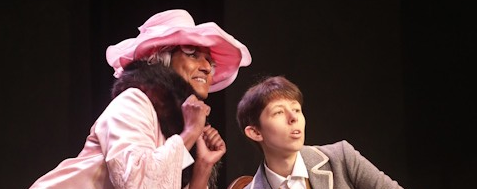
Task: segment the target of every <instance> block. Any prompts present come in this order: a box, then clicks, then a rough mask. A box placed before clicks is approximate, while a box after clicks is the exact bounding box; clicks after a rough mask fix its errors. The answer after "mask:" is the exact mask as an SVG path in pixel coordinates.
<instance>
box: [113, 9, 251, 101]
mask: <svg viewBox="0 0 477 189" xmlns="http://www.w3.org/2000/svg"><path fill="white" fill-rule="evenodd" d="M138 29H139V31H140V33H139V35H138V36H137V37H136V38H130V39H126V40H124V41H121V42H119V43H118V44H116V45H111V46H109V47H108V48H107V49H106V60H107V61H108V63H109V65H110V66H111V67H113V68H114V71H115V73H114V76H115V77H116V78H119V77H120V76H121V74H122V72H123V67H125V66H126V65H128V64H129V63H131V62H132V61H133V60H135V59H139V58H142V57H143V56H147V55H149V54H148V53H151V51H152V50H153V49H157V48H158V47H162V46H169V45H194V46H203V47H208V48H209V49H210V54H211V56H212V59H214V60H215V63H216V67H215V74H214V76H213V78H212V85H211V86H210V89H209V92H216V91H220V90H222V89H224V88H225V87H227V86H229V85H230V84H231V83H232V82H233V81H234V80H235V78H236V77H237V74H238V70H239V68H240V67H245V66H248V65H250V63H251V62H252V57H251V56H250V52H249V51H248V49H247V47H246V46H245V45H243V44H242V43H240V42H239V41H238V40H236V39H235V38H234V37H233V36H231V35H229V34H227V33H226V32H225V31H224V30H222V29H221V28H220V27H219V26H218V25H217V24H215V23H213V22H207V23H203V24H199V25H195V23H194V19H193V18H192V16H191V15H190V14H189V13H188V12H187V11H185V10H181V9H175V10H168V11H164V12H160V13H157V14H155V15H153V16H152V17H151V18H149V19H148V20H147V21H146V22H145V23H144V24H143V25H142V26H140V27H139V28H138Z"/></svg>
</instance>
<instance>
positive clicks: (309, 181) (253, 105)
mask: <svg viewBox="0 0 477 189" xmlns="http://www.w3.org/2000/svg"><path fill="white" fill-rule="evenodd" d="M302 105H303V95H302V93H301V91H300V89H299V88H298V86H296V85H295V84H294V83H292V82H291V81H289V80H288V79H286V78H285V77H283V76H273V77H267V78H264V79H262V80H261V81H259V82H258V83H256V84H255V85H253V86H252V87H250V88H249V89H248V90H247V91H246V92H245V94H244V95H243V97H242V98H241V100H240V102H239V104H238V106H237V121H238V125H239V127H240V129H241V131H242V132H243V133H244V135H245V136H246V137H247V138H248V139H250V140H251V141H252V142H254V143H255V144H256V145H257V146H258V147H259V149H260V150H261V152H262V153H263V155H264V160H263V163H261V164H260V166H259V167H258V170H257V172H256V173H255V175H254V177H253V180H252V181H251V182H250V183H249V184H248V185H247V186H246V187H245V188H246V189H305V188H307V189H309V188H313V189H321V188H328V189H333V188H335V189H373V188H376V189H377V188H382V189H394V188H403V187H402V186H400V185H399V184H398V182H397V181H395V180H393V179H391V178H390V177H389V176H388V175H386V174H385V173H383V172H382V171H380V170H379V169H378V168H377V167H376V166H374V165H373V164H372V163H371V162H370V161H369V160H367V159H366V158H365V157H364V156H362V155H361V154H360V153H359V151H357V150H356V149H355V148H354V147H353V146H352V145H351V144H350V143H348V142H347V141H346V140H343V141H339V142H336V143H333V144H327V145H315V146H309V145H304V141H305V116H304V115H303V112H302V108H301V107H302Z"/></svg>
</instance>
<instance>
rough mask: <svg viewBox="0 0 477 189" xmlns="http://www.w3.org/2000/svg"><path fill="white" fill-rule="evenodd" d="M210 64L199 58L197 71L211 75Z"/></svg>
mask: <svg viewBox="0 0 477 189" xmlns="http://www.w3.org/2000/svg"><path fill="white" fill-rule="evenodd" d="M211 64H212V63H211V62H209V60H207V59H206V58H204V57H203V58H201V59H200V60H199V70H200V71H202V72H204V73H205V74H210V73H212V69H213V68H212V65H211Z"/></svg>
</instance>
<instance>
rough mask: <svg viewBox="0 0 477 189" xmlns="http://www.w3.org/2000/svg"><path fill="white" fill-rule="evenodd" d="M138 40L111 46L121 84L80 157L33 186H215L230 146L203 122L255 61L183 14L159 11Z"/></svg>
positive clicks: (215, 31) (108, 53)
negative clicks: (217, 97) (214, 96)
mask: <svg viewBox="0 0 477 189" xmlns="http://www.w3.org/2000/svg"><path fill="white" fill-rule="evenodd" d="M139 31H140V33H139V35H138V36H137V37H135V38H129V39H126V40H124V41H121V42H119V43H117V44H116V45H111V46H109V47H108V48H107V50H106V59H107V61H108V63H109V65H110V66H112V67H113V68H114V71H115V72H114V76H115V77H116V78H117V80H116V81H115V82H114V85H113V87H112V97H113V99H112V101H111V102H110V104H109V105H108V106H107V107H106V109H105V110H104V111H103V113H102V114H101V115H100V116H99V117H98V119H97V120H96V121H95V123H94V124H93V126H92V127H91V130H90V135H89V136H88V137H87V138H86V142H85V145H84V148H83V149H82V151H81V152H80V153H79V154H78V156H77V157H74V158H69V159H65V160H63V161H62V162H61V163H60V164H59V165H58V166H57V167H56V168H54V169H53V170H51V171H49V172H48V173H46V174H45V175H43V176H41V177H40V178H38V179H37V180H36V181H35V182H34V183H33V184H32V186H31V187H30V188H31V189H39V188H48V189H55V188H58V189H68V188H78V189H93V188H95V189H99V188H101V189H112V188H134V189H137V188H154V189H159V188H164V189H176V188H177V189H179V188H190V189H192V188H201V189H204V188H209V189H212V188H216V187H217V186H216V177H217V167H218V165H219V164H220V159H221V157H222V156H223V155H224V154H225V152H226V146H225V142H224V140H223V139H222V137H221V136H220V134H219V133H218V131H217V130H216V129H215V128H213V127H212V126H211V125H210V124H208V122H207V121H206V119H207V116H208V115H209V113H210V111H211V109H210V107H209V106H208V105H207V104H205V103H204V100H205V99H206V98H207V97H208V94H209V93H212V92H216V91H219V90H222V89H224V88H226V87H227V86H229V85H230V84H231V83H232V82H233V81H234V80H235V78H236V77H237V74H238V71H239V68H240V67H246V66H248V65H249V64H250V63H251V61H252V60H251V56H250V53H249V51H248V49H247V47H246V46H244V45H243V44H242V43H240V42H239V41H237V40H236V39H235V38H234V37H233V36H231V35H229V34H227V33H226V32H225V31H223V30H222V29H221V28H220V27H219V26H217V25H216V24H215V23H213V22H208V23H203V24H199V25H196V24H195V23H194V20H193V18H192V17H191V16H190V14H189V13H188V12H187V11H185V10H180V9H175V10H168V11H164V12H160V13H157V14H155V15H153V16H152V17H151V18H149V19H148V20H147V21H146V22H145V23H144V24H143V25H142V26H140V27H139Z"/></svg>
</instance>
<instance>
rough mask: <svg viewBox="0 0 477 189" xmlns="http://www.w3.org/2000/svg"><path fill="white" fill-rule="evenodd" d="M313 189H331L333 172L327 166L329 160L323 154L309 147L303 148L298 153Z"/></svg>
mask: <svg viewBox="0 0 477 189" xmlns="http://www.w3.org/2000/svg"><path fill="white" fill-rule="evenodd" d="M300 153H301V156H302V157H303V161H304V162H305V166H306V169H307V170H308V175H309V177H310V178H309V179H310V184H311V186H312V187H313V188H314V189H321V188H328V189H333V172H331V167H330V165H329V164H328V161H329V158H328V156H326V155H325V154H324V153H323V152H321V151H320V150H318V148H314V147H311V146H303V148H302V150H301V151H300Z"/></svg>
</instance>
